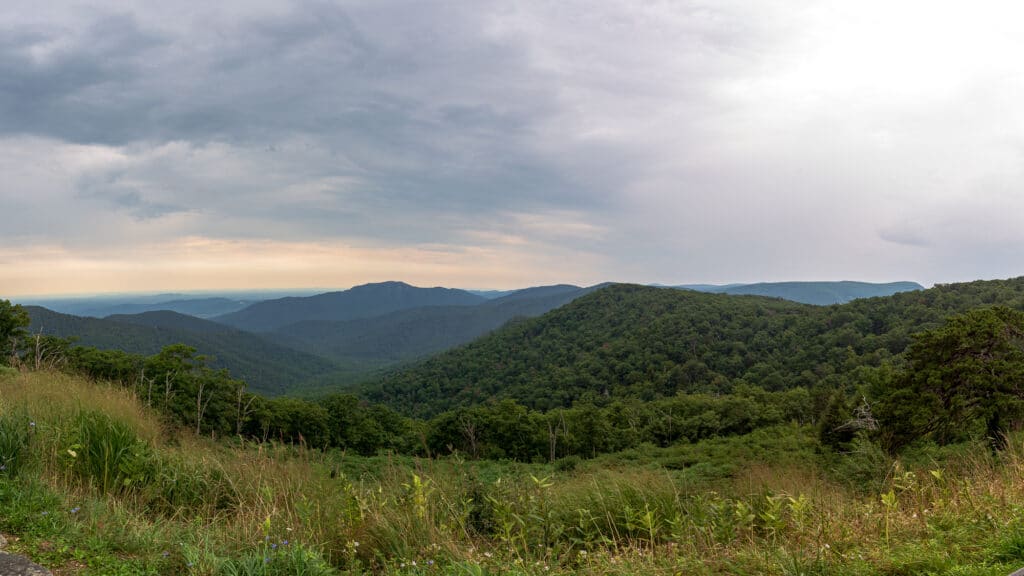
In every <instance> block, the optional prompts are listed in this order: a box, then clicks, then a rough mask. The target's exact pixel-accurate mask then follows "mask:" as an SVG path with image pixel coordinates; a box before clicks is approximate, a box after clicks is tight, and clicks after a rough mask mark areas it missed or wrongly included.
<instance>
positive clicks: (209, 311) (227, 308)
mask: <svg viewBox="0 0 1024 576" xmlns="http://www.w3.org/2000/svg"><path fill="white" fill-rule="evenodd" d="M256 302H257V301H254V300H237V299H234V298H221V297H215V298H191V299H183V300H168V301H165V302H153V303H136V302H126V303H122V304H114V305H111V306H97V307H95V308H86V309H84V310H82V311H81V313H79V314H78V315H79V316H92V317H94V318H107V317H110V316H114V315H118V314H142V313H144V312H158V311H162V310H169V311H171V312H178V313H180V314H188V315H189V316H195V317H196V318H210V317H213V316H222V315H224V314H230V313H231V312H237V311H238V310H241V309H243V308H245V307H247V306H251V305H253V304H255V303H256Z"/></svg>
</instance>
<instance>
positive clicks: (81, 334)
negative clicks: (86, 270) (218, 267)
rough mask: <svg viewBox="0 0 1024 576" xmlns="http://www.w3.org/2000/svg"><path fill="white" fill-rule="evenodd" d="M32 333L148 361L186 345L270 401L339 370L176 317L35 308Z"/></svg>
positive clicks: (241, 335)
mask: <svg viewBox="0 0 1024 576" xmlns="http://www.w3.org/2000/svg"><path fill="white" fill-rule="evenodd" d="M26 309H27V310H28V312H29V316H30V317H31V319H32V324H31V326H30V327H29V329H30V330H31V331H32V333H43V334H46V335H50V336H58V337H62V338H68V337H73V338H75V339H76V342H77V343H78V344H82V345H85V346H93V347H96V348H101V349H106V350H124V351H126V352H130V353H133V354H143V355H151V354H156V353H157V352H159V351H160V350H161V349H163V348H164V347H166V346H170V345H172V344H179V343H180V344H187V345H189V346H192V347H194V348H196V349H197V350H198V351H199V353H200V354H205V355H209V356H212V357H213V360H212V361H211V363H210V364H211V366H213V367H215V368H227V369H229V370H230V371H231V373H232V375H234V377H236V378H241V379H243V380H245V381H246V383H247V384H248V385H249V387H250V389H252V390H253V391H256V392H260V393H263V394H269V395H277V394H282V393H286V392H287V391H289V390H290V389H291V388H293V387H294V386H296V385H299V384H301V383H303V382H306V381H308V380H309V379H311V378H313V377H316V376H318V375H321V374H324V373H331V372H336V371H338V370H340V369H341V368H342V367H339V366H338V365H337V364H336V363H334V362H331V361H329V360H326V359H323V358H320V357H318V356H314V355H312V354H306V353H304V352H300V351H298V350H294V349H291V348H288V347H285V346H281V345H279V344H275V343H274V342H271V341H269V340H267V339H265V338H262V337H260V336H258V335H255V334H250V333H248V332H243V331H241V330H236V329H234V328H231V327H229V326H224V325H222V324H217V323H216V322H210V321H208V320H202V319H200V318H195V317H192V316H188V315H184V314H178V313H177V312H169V311H163V312H147V313H144V314H138V315H122V316H114V317H111V318H104V319H98V318H84V317H79V316H72V315H69V314H60V313H58V312H53V311H51V310H47V309H46V308H40V307H36V306H29V307H26Z"/></svg>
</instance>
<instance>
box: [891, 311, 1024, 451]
mask: <svg viewBox="0 0 1024 576" xmlns="http://www.w3.org/2000/svg"><path fill="white" fill-rule="evenodd" d="M907 359H908V361H909V366H908V368H907V370H906V372H905V374H904V375H903V377H902V378H900V379H899V380H898V381H897V382H896V383H895V385H894V387H893V390H892V391H891V392H890V393H889V395H888V397H887V398H886V399H885V401H884V402H882V403H881V405H880V407H879V410H880V412H879V414H880V418H881V419H882V421H883V424H884V425H886V427H887V436H886V439H887V441H888V442H889V444H890V445H892V446H901V445H904V444H906V443H907V442H909V441H911V440H913V439H915V438H918V437H920V436H923V435H929V436H930V437H932V438H934V439H935V440H937V441H938V442H939V443H948V442H951V441H954V440H958V439H963V437H964V434H965V433H970V432H971V431H972V430H978V429H980V430H983V431H984V433H985V435H986V436H987V437H989V438H990V439H992V440H993V441H996V442H997V443H1000V442H1002V439H1003V438H1004V434H1005V433H1006V430H1007V428H1008V427H1009V426H1011V425H1012V424H1016V423H1018V422H1020V420H1021V417H1022V415H1024V313H1021V312H1018V311H1016V310H1013V309H1010V308H1006V307H1002V306H997V307H992V308H981V309H977V310H971V311H968V312H965V313H963V314H960V315H956V316H953V317H951V318H949V319H948V320H947V321H946V323H945V324H944V325H943V326H942V327H940V328H936V329H933V330H929V331H925V332H922V333H920V334H917V335H915V337H914V342H913V344H912V345H911V346H910V348H909V350H908V352H907Z"/></svg>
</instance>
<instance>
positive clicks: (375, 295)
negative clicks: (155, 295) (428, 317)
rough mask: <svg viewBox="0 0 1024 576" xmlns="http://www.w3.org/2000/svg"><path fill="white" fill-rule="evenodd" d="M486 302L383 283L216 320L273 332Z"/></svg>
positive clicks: (282, 301) (263, 305)
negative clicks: (302, 324) (298, 325)
mask: <svg viewBox="0 0 1024 576" xmlns="http://www.w3.org/2000/svg"><path fill="white" fill-rule="evenodd" d="M486 301H487V298H484V297H483V296H478V295H476V294H471V293H469V292H466V291H465V290H459V289H456V288H417V287H415V286H410V285H409V284H406V283H405V282H380V283H375V284H363V285H361V286H355V287H353V288H350V289H348V290H343V291H340V292H327V293H324V294H318V295H316V296H307V297H289V298H279V299H276V300H266V301H263V302H259V303H256V304H253V305H252V306H249V307H247V308H244V309H242V310H239V311H238V312H233V313H231V314H225V315H222V316H217V317H214V318H212V320H214V321H216V322H220V323H222V324H227V325H229V326H234V327H235V328H239V329H241V330H248V331H251V332H270V331H272V330H275V329H277V328H281V327H283V326H287V325H289V324H295V323H296V322H304V321H342V320H355V319H358V318H370V317H373V316H382V315H384V314H388V313H391V312H396V311H398V310H405V309H410V308H419V307H423V306H473V305H476V304H481V303H483V302H486Z"/></svg>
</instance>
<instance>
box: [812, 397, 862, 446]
mask: <svg viewBox="0 0 1024 576" xmlns="http://www.w3.org/2000/svg"><path fill="white" fill-rule="evenodd" d="M851 418H852V413H851V412H850V407H849V405H848V404H847V402H846V394H844V393H843V392H842V391H841V390H837V391H835V392H834V393H833V394H832V398H831V399H830V400H829V403H828V407H827V408H825V413H824V414H822V415H821V417H820V418H819V420H818V440H819V441H820V442H821V444H822V446H827V447H829V448H832V449H833V450H842V449H844V448H846V446H847V444H849V442H850V441H851V440H853V436H854V434H855V433H856V430H855V429H854V428H853V427H852V426H850V420H851Z"/></svg>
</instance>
